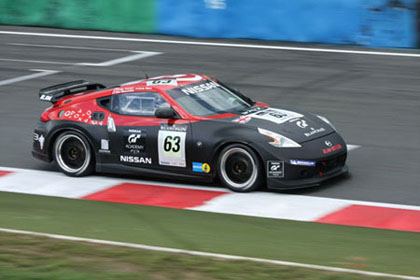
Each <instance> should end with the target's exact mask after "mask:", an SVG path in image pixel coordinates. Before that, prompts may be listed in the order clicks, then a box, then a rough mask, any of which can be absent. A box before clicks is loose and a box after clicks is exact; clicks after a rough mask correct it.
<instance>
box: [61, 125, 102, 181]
mask: <svg viewBox="0 0 420 280" xmlns="http://www.w3.org/2000/svg"><path fill="white" fill-rule="evenodd" d="M53 156H54V160H55V162H56V164H57V167H58V168H59V169H60V170H61V171H62V172H63V173H65V174H66V175H69V176H73V177H79V176H85V175H88V174H90V173H92V172H93V169H94V158H93V155H92V149H91V147H90V145H89V142H88V141H87V140H86V138H85V137H84V136H83V135H82V134H80V133H78V132H73V131H68V132H64V133H62V134H60V135H59V136H58V138H57V140H56V141H55V143H54V148H53Z"/></svg>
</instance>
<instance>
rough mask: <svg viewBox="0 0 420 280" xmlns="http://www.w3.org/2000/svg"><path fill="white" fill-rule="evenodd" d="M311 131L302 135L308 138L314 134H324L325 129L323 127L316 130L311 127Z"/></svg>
mask: <svg viewBox="0 0 420 280" xmlns="http://www.w3.org/2000/svg"><path fill="white" fill-rule="evenodd" d="M311 129H312V130H311V131H309V132H305V133H304V135H305V136H306V137H310V136H312V135H314V134H317V133H321V132H324V131H325V128H323V127H320V128H316V129H315V128H312V127H311Z"/></svg>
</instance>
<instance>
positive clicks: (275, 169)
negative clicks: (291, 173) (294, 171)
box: [270, 165, 281, 171]
mask: <svg viewBox="0 0 420 280" xmlns="http://www.w3.org/2000/svg"><path fill="white" fill-rule="evenodd" d="M280 167H281V166H280V165H272V166H271V167H270V170H271V171H277V170H279V169H280Z"/></svg>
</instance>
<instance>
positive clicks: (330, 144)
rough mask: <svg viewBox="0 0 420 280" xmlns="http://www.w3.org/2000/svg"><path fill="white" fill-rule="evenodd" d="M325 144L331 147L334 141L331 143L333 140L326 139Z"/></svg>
mask: <svg viewBox="0 0 420 280" xmlns="http://www.w3.org/2000/svg"><path fill="white" fill-rule="evenodd" d="M324 143H325V145H326V146H327V147H331V146H332V143H331V141H328V140H325V142H324Z"/></svg>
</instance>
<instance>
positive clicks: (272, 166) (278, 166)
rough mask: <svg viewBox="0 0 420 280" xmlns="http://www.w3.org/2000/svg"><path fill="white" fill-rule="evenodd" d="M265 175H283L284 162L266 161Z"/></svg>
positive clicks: (279, 176)
mask: <svg viewBox="0 0 420 280" xmlns="http://www.w3.org/2000/svg"><path fill="white" fill-rule="evenodd" d="M267 177H277V178H283V177H284V162H283V161H277V160H269V161H267Z"/></svg>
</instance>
